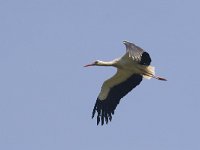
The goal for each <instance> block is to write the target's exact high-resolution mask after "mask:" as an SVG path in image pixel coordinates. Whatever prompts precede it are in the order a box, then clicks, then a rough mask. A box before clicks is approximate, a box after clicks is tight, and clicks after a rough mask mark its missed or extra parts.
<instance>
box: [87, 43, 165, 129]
mask: <svg viewBox="0 0 200 150" xmlns="http://www.w3.org/2000/svg"><path fill="white" fill-rule="evenodd" d="M123 43H124V44H125V46H126V53H125V54H124V55H123V56H122V57H121V58H117V59H114V60H112V61H109V62H104V61H100V60H97V61H95V62H93V63H91V64H88V65H85V66H84V67H88V66H113V67H116V68H117V73H116V74H115V75H114V76H113V77H111V78H110V79H108V80H106V81H105V82H104V83H103V85H102V87H101V92H100V93H99V96H98V97H97V100H96V103H95V106H94V109H93V112H92V118H93V117H94V116H95V113H96V112H97V125H98V124H99V123H100V121H101V125H103V124H104V122H105V123H106V124H107V123H108V122H109V121H111V120H112V115H113V114H114V111H115V109H116V107H117V105H118V104H119V102H120V99H121V98H122V97H124V96H125V95H126V94H127V93H128V92H130V91H131V90H132V89H133V88H135V87H136V86H138V85H139V84H140V82H141V81H142V79H143V78H146V79H151V78H155V79H158V80H162V81H166V79H165V78H162V77H159V76H155V69H154V67H152V66H150V63H151V58H150V56H149V54H148V53H147V52H145V51H144V50H143V49H142V48H140V47H138V46H136V45H135V44H133V43H130V42H128V41H123Z"/></svg>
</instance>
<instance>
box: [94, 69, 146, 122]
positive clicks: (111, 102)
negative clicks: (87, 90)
mask: <svg viewBox="0 0 200 150" xmlns="http://www.w3.org/2000/svg"><path fill="white" fill-rule="evenodd" d="M141 81H142V76H141V75H139V74H131V73H127V72H125V71H122V70H119V69H118V71H117V73H116V74H115V75H114V76H113V77H112V78H110V79H108V80H106V81H105V82H104V83H103V85H102V88H101V92H100V94H99V96H98V98H97V100H96V103H95V106H94V109H93V112H92V118H93V117H94V115H95V113H96V112H97V125H98V124H99V122H100V121H101V125H103V124H104V121H105V122H106V124H107V123H108V121H109V120H110V121H111V120H112V115H113V114H114V111H115V109H116V107H117V105H118V104H119V102H120V99H121V98H122V97H124V96H125V95H126V94H127V93H128V92H130V91H131V90H132V89H133V88H135V87H136V86H137V85H139V84H140V82H141Z"/></svg>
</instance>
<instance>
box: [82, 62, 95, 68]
mask: <svg viewBox="0 0 200 150" xmlns="http://www.w3.org/2000/svg"><path fill="white" fill-rule="evenodd" d="M90 66H94V63H91V64H87V65H85V66H83V67H90Z"/></svg>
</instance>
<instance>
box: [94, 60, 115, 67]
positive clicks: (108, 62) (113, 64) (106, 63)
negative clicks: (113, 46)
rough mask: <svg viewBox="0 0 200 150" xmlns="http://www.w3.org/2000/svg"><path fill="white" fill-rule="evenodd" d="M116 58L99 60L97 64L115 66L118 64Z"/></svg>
mask: <svg viewBox="0 0 200 150" xmlns="http://www.w3.org/2000/svg"><path fill="white" fill-rule="evenodd" d="M116 62H117V61H116V60H112V61H107V62H106V61H99V63H98V64H97V66H115V65H116Z"/></svg>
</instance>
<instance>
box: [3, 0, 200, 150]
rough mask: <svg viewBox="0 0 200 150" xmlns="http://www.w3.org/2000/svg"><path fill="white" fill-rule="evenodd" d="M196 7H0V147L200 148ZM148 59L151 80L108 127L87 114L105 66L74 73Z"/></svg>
mask: <svg viewBox="0 0 200 150" xmlns="http://www.w3.org/2000/svg"><path fill="white" fill-rule="evenodd" d="M199 5H200V2H199V1H197V0H191V1H186V0H168V1H163V0H151V1H147V0H119V1H114V0H101V1H100V0H96V1H92V0H85V1H77V0H48V1H47V0H31V1H27V0H18V1H14V0H1V1H0V70H1V71H0V91H1V94H0V119H1V122H0V149H3V150H16V149H20V150H27V149H28V150H47V149H48V150H55V149H59V150H64V149H65V150H66V149H71V150H73V149H74V150H75V149H87V150H93V149H95V150H102V149H114V150H121V149H137V150H146V149H148V150H160V149H162V150H169V149H170V150H188V149H200V143H199V139H200V128H199V127H200V121H199V114H200V109H199V108H200V101H199V100H200V97H199V87H200V80H199V78H198V76H199V73H200V71H199V66H198V65H199V55H200V52H199V41H200V29H199V27H200V20H199V14H200V9H199ZM123 40H129V41H131V42H134V43H135V44H137V45H139V46H140V47H142V48H144V49H145V50H146V51H148V52H149V53H150V55H151V58H152V65H153V66H155V67H156V73H157V75H160V76H163V77H166V78H167V79H168V81H167V82H161V81H157V80H154V79H152V80H143V82H142V83H141V84H140V86H138V87H137V88H136V89H135V90H134V91H132V92H131V93H129V94H128V95H127V96H126V97H124V98H123V100H122V101H121V103H120V105H119V106H118V107H117V110H116V113H115V115H114V117H113V120H112V122H111V123H109V124H108V125H106V126H103V127H102V126H96V120H92V119H91V112H92V109H93V106H94V103H95V101H96V97H97V95H98V93H99V91H100V87H101V85H102V83H103V81H104V80H105V79H107V78H109V77H110V76H112V75H113V74H114V73H115V69H114V68H105V67H93V68H83V65H85V64H87V63H90V62H92V61H94V60H96V59H100V60H112V59H113V58H116V57H119V56H121V55H123V54H124V52H125V47H124V45H123V44H122V41H123Z"/></svg>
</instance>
